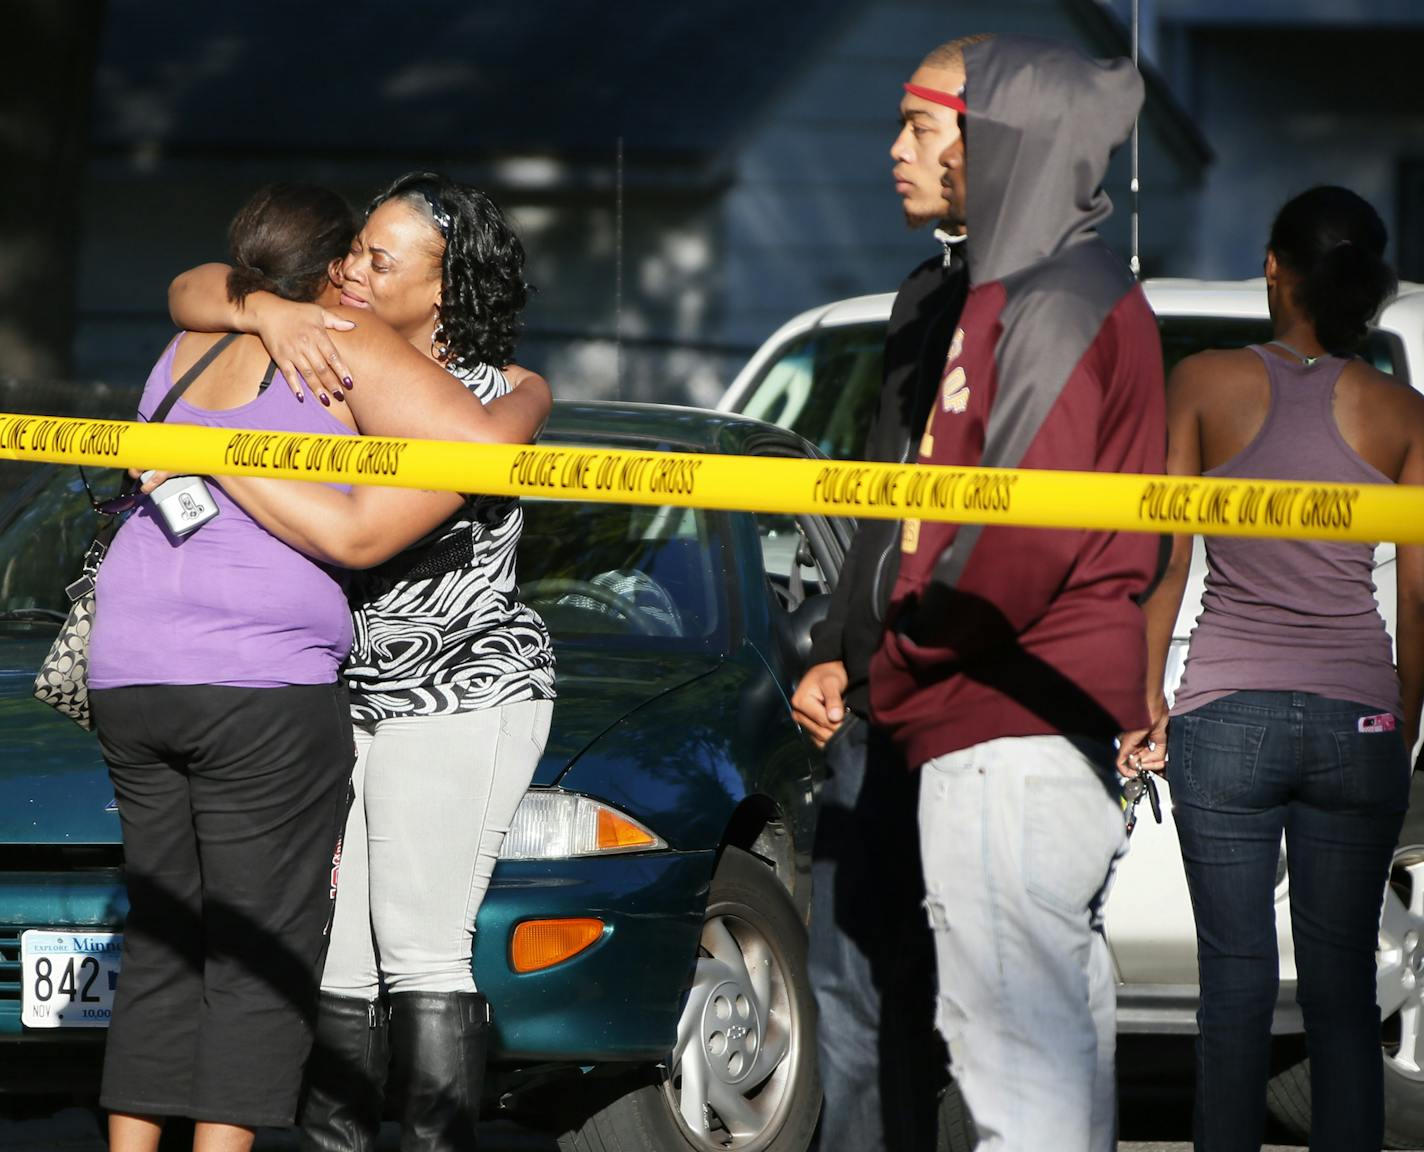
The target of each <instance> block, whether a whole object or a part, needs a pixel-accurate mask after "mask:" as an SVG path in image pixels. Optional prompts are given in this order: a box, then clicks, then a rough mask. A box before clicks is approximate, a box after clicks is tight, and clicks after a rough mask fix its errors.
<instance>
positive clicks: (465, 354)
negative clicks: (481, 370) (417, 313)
mask: <svg viewBox="0 0 1424 1152" xmlns="http://www.w3.org/2000/svg"><path fill="white" fill-rule="evenodd" d="M387 200H403V201H405V202H406V203H408V204H410V205H411V206H413V207H414V208H415V209H416V210H417V211H419V212H420V213H421V214H422V215H423V216H424V217H425V218H426V219H427V220H429V221H430V226H431V227H432V228H434V229H436V230H437V231H438V232H439V233H440V235H441V237H442V238H443V239H444V241H445V253H444V256H443V257H442V258H441V303H440V338H439V343H441V344H442V345H444V346H445V347H446V348H447V349H448V352H447V354H446V362H447V363H449V364H453V365H455V366H457V367H458V366H460V365H463V364H466V363H469V362H481V363H485V364H493V365H494V366H495V367H497V368H498V367H503V366H504V365H506V364H508V363H510V362H511V361H513V359H514V346H515V342H516V340H517V338H518V334H519V313H520V311H521V310H522V309H523V308H524V305H525V303H526V302H527V301H528V299H529V285H528V284H526V283H525V282H524V245H523V244H521V243H520V242H519V237H518V236H516V235H515V234H514V229H513V228H511V227H510V225H509V221H508V220H506V219H505V218H504V213H503V212H501V211H500V210H499V206H498V205H496V204H495V202H494V201H493V200H491V199H490V198H489V197H488V196H486V195H485V194H484V193H483V192H481V191H480V190H479V189H477V188H473V187H471V186H470V185H468V184H461V183H460V182H459V181H457V180H451V179H450V178H449V177H448V176H441V175H440V174H439V173H436V172H408V173H407V174H406V175H404V176H402V177H400V178H399V179H398V180H396V181H395V182H394V183H393V184H391V186H390V187H389V188H387V189H386V190H385V191H384V192H382V193H381V194H380V195H379V196H377V197H376V198H375V199H374V200H372V201H371V204H370V207H368V208H367V209H366V213H367V215H370V213H372V212H374V211H375V210H376V209H377V208H379V207H380V206H381V205H382V204H384V203H385V202H386V201H387Z"/></svg>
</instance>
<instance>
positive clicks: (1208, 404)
mask: <svg viewBox="0 0 1424 1152" xmlns="http://www.w3.org/2000/svg"><path fill="white" fill-rule="evenodd" d="M1385 240H1386V235H1385V228H1384V224H1383V223H1382V222H1381V221H1380V219H1379V216H1378V215H1377V214H1376V213H1375V211H1374V209H1373V208H1371V207H1370V206H1369V204H1367V203H1366V202H1365V201H1364V200H1362V199H1360V197H1358V196H1356V195H1355V194H1354V193H1353V192H1350V191H1348V190H1346V189H1344V188H1337V187H1321V188H1314V189H1312V190H1310V191H1309V192H1305V193H1303V194H1302V195H1300V196H1297V197H1296V198H1295V199H1293V200H1291V201H1290V202H1289V203H1288V204H1286V205H1285V207H1284V208H1282V209H1281V211H1280V214H1279V215H1278V216H1277V218H1276V221H1275V224H1274V226H1273V228H1272V231H1271V238H1270V243H1269V245H1268V247H1267V251H1266V265H1265V267H1266V292H1267V298H1268V301H1269V304H1270V311H1271V320H1272V325H1273V329H1274V337H1275V338H1274V339H1273V340H1272V341H1271V342H1270V343H1269V344H1267V345H1265V346H1263V347H1252V348H1246V349H1237V350H1232V351H1221V352H1204V353H1201V354H1200V355H1197V356H1192V357H1190V358H1188V359H1186V360H1183V361H1182V363H1181V364H1180V365H1178V367H1177V368H1176V370H1175V371H1174V372H1173V373H1172V376H1171V379H1170V380H1169V381H1168V385H1167V394H1168V395H1167V419H1168V437H1169V445H1168V458H1167V467H1168V471H1169V472H1172V473H1174V474H1177V475H1191V476H1195V475H1204V476H1233V477H1234V476H1239V477H1250V478H1263V479H1266V478H1268V479H1282V480H1313V481H1327V482H1329V481H1336V482H1345V483H1391V482H1393V483H1403V484H1419V483H1424V397H1421V396H1420V395H1419V394H1418V393H1416V392H1414V391H1413V390H1412V389H1411V388H1409V387H1408V385H1406V384H1402V383H1400V382H1399V381H1396V380H1394V379H1392V378H1391V377H1389V376H1386V375H1385V374H1383V373H1381V372H1378V371H1376V370H1375V369H1374V368H1373V367H1372V366H1370V365H1369V364H1367V363H1366V362H1364V361H1363V360H1359V359H1354V358H1352V357H1351V355H1350V352H1351V349H1353V348H1354V347H1355V346H1356V345H1357V344H1358V343H1359V342H1360V340H1361V339H1362V338H1363V337H1364V335H1365V331H1366V326H1367V324H1368V322H1369V320H1370V319H1371V317H1373V316H1374V315H1375V313H1376V312H1377V311H1378V309H1379V307H1380V305H1381V304H1383V302H1384V301H1385V299H1386V298H1387V297H1388V296H1389V295H1390V294H1391V293H1392V292H1393V290H1394V284H1395V280H1394V274H1393V272H1392V270H1391V269H1390V268H1389V267H1388V265H1387V264H1385V262H1384V258H1383V254H1384V247H1385ZM1191 547H1192V539H1191V537H1178V538H1177V539H1176V540H1175V541H1174V546H1173V552H1172V559H1171V563H1170V565H1169V567H1168V570H1167V573H1166V575H1165V577H1164V578H1163V581H1162V583H1161V584H1160V585H1159V586H1158V588H1157V589H1156V591H1155V592H1154V593H1153V595H1152V597H1151V598H1150V600H1149V601H1148V602H1147V604H1146V614H1147V621H1148V645H1149V652H1148V670H1149V671H1148V676H1149V683H1148V686H1147V696H1148V704H1149V708H1150V710H1151V714H1152V716H1153V718H1154V726H1153V728H1152V729H1151V730H1150V731H1149V732H1135V733H1125V734H1124V735H1123V737H1122V741H1121V752H1120V754H1119V761H1118V766H1119V770H1120V771H1121V772H1122V773H1123V774H1124V775H1129V774H1134V773H1136V772H1137V771H1140V770H1153V771H1160V770H1162V769H1163V767H1164V759H1165V770H1166V772H1167V775H1168V779H1169V780H1170V782H1171V785H1172V801H1173V816H1174V819H1175V821H1176V824H1177V831H1178V837H1179V839H1180V842H1181V847H1182V858H1183V861H1184V863H1185V866H1186V874H1187V884H1188V888H1189V889H1190V892H1191V897H1192V908H1193V912H1194V914H1195V917H1196V927H1197V961H1198V968H1199V972H1200V985H1201V1001H1200V1007H1199V1009H1198V1012H1197V1023H1198V1027H1199V1034H1198V1038H1197V1081H1196V1114H1195V1123H1194V1128H1195V1141H1196V1147H1197V1149H1199V1150H1210V1152H1216V1150H1219V1149H1252V1150H1254V1149H1258V1148H1259V1147H1260V1145H1261V1140H1262V1136H1263V1129H1264V1125H1265V1101H1266V1081H1267V1079H1268V1077H1269V1075H1270V1040H1271V1021H1272V1017H1273V1014H1274V1009H1275V1006H1276V1000H1277V993H1278V983H1279V977H1278V971H1279V958H1278V956H1277V948H1276V930H1275V914H1274V893H1275V887H1276V868H1277V860H1278V855H1279V851H1280V844H1281V838H1282V836H1283V835H1284V837H1285V842H1286V860H1287V864H1288V867H1289V870H1290V907H1291V926H1292V932H1293V936H1294V941H1295V961H1296V971H1297V984H1296V1000H1297V1002H1298V1003H1299V1005H1300V1008H1301V1012H1302V1015H1303V1018H1304V1021H1305V1030H1306V1039H1307V1044H1308V1050H1309V1054H1310V1079H1311V1140H1310V1145H1311V1147H1312V1148H1330V1149H1332V1150H1341V1152H1349V1150H1354V1149H1358V1150H1361V1152H1363V1150H1365V1149H1369V1150H1371V1152H1373V1150H1375V1149H1378V1148H1379V1147H1380V1146H1381V1144H1382V1143H1383V1140H1384V1088H1383V1066H1382V1062H1381V1059H1380V1014H1379V1009H1378V1007H1377V1005H1376V989H1375V949H1376V945H1377V940H1378V932H1379V919H1380V907H1381V903H1382V900H1383V896H1384V887H1385V883H1386V881H1387V879H1388V876H1389V868H1390V861H1391V857H1392V854H1393V852H1394V848H1395V842H1396V840H1397V838H1398V836H1399V831H1400V827H1401V824H1402V822H1403V818H1404V813H1405V810H1406V809H1407V807H1408V803H1409V785H1410V760H1409V756H1410V750H1411V749H1412V748H1413V746H1414V743H1415V741H1416V740H1417V738H1418V735H1419V719H1420V707H1421V701H1424V549H1421V548H1419V547H1413V546H1409V547H1406V546H1404V545H1401V546H1399V548H1398V551H1397V577H1398V616H1397V626H1396V633H1395V644H1396V648H1395V651H1396V652H1397V657H1394V656H1392V654H1391V650H1390V640H1389V635H1388V633H1387V632H1386V630H1385V625H1384V621H1383V620H1382V619H1381V617H1380V614H1379V611H1378V608H1377V605H1376V603H1375V598H1374V585H1373V581H1372V567H1373V551H1374V550H1373V548H1372V547H1371V546H1370V545H1368V544H1350V543H1339V542H1321V541H1304V540H1264V539H1247V538H1234V537H1226V536H1222V537H1208V538H1207V540H1206V550H1207V562H1208V576H1207V584H1206V591H1205V592H1204V594H1203V596H1202V614H1201V616H1200V617H1199V618H1198V620H1197V625H1196V629H1195V630H1194V632H1193V633H1192V640H1191V647H1190V649H1189V653H1188V657H1187V665H1186V671H1185V674H1184V676H1183V679H1182V684H1181V686H1180V688H1179V689H1178V691H1177V695H1176V700H1175V704H1174V706H1173V707H1172V709H1171V715H1170V723H1169V719H1168V711H1167V707H1166V700H1165V696H1164V693H1163V673H1164V664H1165V658H1166V653H1167V648H1168V644H1169V643H1170V641H1171V635H1172V626H1173V623H1174V622H1175V620H1176V617H1177V611H1178V608H1179V605H1180V603H1181V597H1182V591H1183V588H1184V586H1185V584H1186V579H1187V570H1188V567H1189V564H1190V557H1191ZM1164 753H1165V755H1164Z"/></svg>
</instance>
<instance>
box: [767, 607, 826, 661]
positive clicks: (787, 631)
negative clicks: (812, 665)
mask: <svg viewBox="0 0 1424 1152" xmlns="http://www.w3.org/2000/svg"><path fill="white" fill-rule="evenodd" d="M830 610H831V595H830V593H829V592H821V593H817V594H815V595H812V596H807V597H806V598H805V599H804V600H802V601H801V603H800V604H798V605H797V606H796V607H795V608H792V609H789V610H787V611H785V612H781V613H778V614H777V617H776V625H777V628H776V630H777V633H778V637H779V639H780V641H781V650H782V653H783V654H784V655H785V657H786V660H787V663H789V664H790V665H791V668H792V671H793V672H794V674H795V675H796V676H797V677H799V676H800V675H801V673H803V672H804V671H806V667H807V664H808V662H809V661H810V659H811V629H812V628H814V627H815V626H816V625H817V624H819V623H820V622H821V621H822V620H824V619H825V618H826V616H827V615H828V614H829V613H830Z"/></svg>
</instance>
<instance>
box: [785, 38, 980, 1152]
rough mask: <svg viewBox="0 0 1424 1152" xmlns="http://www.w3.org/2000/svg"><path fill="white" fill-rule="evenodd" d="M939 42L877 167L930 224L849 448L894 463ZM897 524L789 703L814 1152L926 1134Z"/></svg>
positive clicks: (934, 179) (949, 316)
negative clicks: (812, 1046) (804, 881)
mask: <svg viewBox="0 0 1424 1152" xmlns="http://www.w3.org/2000/svg"><path fill="white" fill-rule="evenodd" d="M982 39H984V37H982V36H973V37H965V38H962V39H959V40H951V41H949V42H948V43H945V44H941V45H940V46H939V47H937V48H935V49H934V50H933V51H931V52H930V53H929V54H928V55H927V56H925V58H924V59H923V60H922V61H921V62H920V64H919V66H918V67H917V68H916V69H915V71H914V73H913V74H912V75H911V76H910V79H909V83H907V84H905V85H904V86H903V92H902V93H901V96H900V131H899V133H898V134H897V135H896V137H895V142H894V144H892V145H891V148H890V157H891V160H892V162H893V167H892V169H891V176H892V179H893V180H894V183H895V191H896V193H897V194H898V195H899V197H900V203H901V207H902V209H903V211H904V215H905V223H906V225H907V226H908V227H910V228H924V227H926V226H929V225H935V226H936V227H935V230H934V235H935V239H936V240H938V241H939V243H938V244H937V245H936V251H935V253H934V255H933V256H931V257H930V258H929V259H927V260H925V261H924V262H923V263H921V264H920V265H918V266H917V267H916V268H915V269H914V270H913V271H911V272H910V274H909V276H907V277H906V278H905V281H904V283H902V284H901V285H900V290H899V292H898V293H897V294H896V296H895V304H894V307H893V308H892V309H891V312H890V323H889V325H888V327H887V329H886V335H885V355H884V379H883V381H882V387H881V390H880V400H879V405H878V407H877V410H876V415H875V420H874V422H873V424H872V425H871V427H870V430H869V432H868V434H867V436H866V441H865V450H864V457H865V459H867V460H886V461H890V462H892V463H896V464H899V463H903V462H904V461H906V460H908V459H910V457H911V454H912V453H913V452H914V450H915V446H916V445H917V444H918V443H919V441H920V432H921V431H922V430H923V429H924V426H925V417H926V413H927V412H928V410H929V405H930V402H931V401H932V400H934V398H935V394H936V391H937V389H938V387H939V377H940V372H939V370H940V366H941V365H942V364H943V363H944V355H945V350H946V349H947V348H948V347H949V341H950V337H951V336H952V335H953V333H954V329H955V326H956V324H957V323H958V322H959V312H960V309H961V308H962V307H963V306H964V298H965V294H966V293H967V291H968V287H969V285H968V276H967V274H966V270H965V263H964V221H963V219H962V218H960V217H958V216H957V215H956V214H955V212H954V211H953V210H952V209H951V208H950V206H949V205H948V204H946V202H945V199H944V188H943V186H942V185H941V184H940V174H941V171H942V170H941V168H940V165H939V157H940V153H941V152H942V151H943V150H944V148H945V147H946V146H948V145H949V144H950V143H952V142H953V141H954V140H956V139H958V137H959V123H958V119H957V115H956V112H955V110H954V109H953V108H950V107H947V106H946V105H945V104H944V103H943V102H942V101H941V100H940V99H939V97H938V94H939V93H940V92H943V91H945V90H954V91H957V90H958V89H959V88H961V87H963V85H964V48H965V46H966V45H968V44H972V43H975V42H977V41H979V40H982ZM899 534H900V533H899V525H898V524H897V523H896V522H895V521H893V520H866V521H864V522H862V523H861V525H860V527H859V528H858V529H857V530H856V535H855V539H854V541H852V543H851V546H850V552H849V554H848V555H847V556H846V561H845V564H844V565H842V567H841V575H840V580H839V582H838V583H837V584H836V589H835V592H834V594H833V595H832V597H831V603H830V608H829V610H828V611H827V613H826V618H825V619H824V620H822V621H821V622H820V623H819V624H817V625H816V626H815V627H814V628H813V629H812V630H811V659H810V666H809V667H808V668H807V670H806V673H805V675H804V676H802V678H801V682H800V683H799V684H798V685H797V687H796V692H795V694H794V695H793V696H792V698H791V707H792V710H793V712H794V713H795V716H796V720H797V723H799V724H800V725H801V727H802V728H803V729H804V730H805V732H806V733H807V735H809V736H810V737H811V739H812V740H813V741H815V743H816V744H817V745H819V746H822V747H824V748H825V749H826V780H825V782H824V783H823V784H822V786H821V792H820V796H819V798H818V806H819V807H818V815H817V821H816V843H815V848H814V851H813V859H812V863H811V925H810V947H809V951H808V956H807V968H808V971H809V973H810V977H811V987H812V989H813V990H814V992H815V995H816V1013H817V1024H816V1042H817V1052H818V1054H819V1063H820V1070H821V1086H822V1088H823V1089H824V1091H825V1104H824V1105H823V1107H822V1110H821V1127H820V1133H821V1135H820V1142H819V1144H818V1148H819V1150H820V1152H840V1150H841V1149H845V1150H854V1152H919V1150H920V1149H923V1148H926V1147H933V1145H934V1142H935V1134H936V1132H937V1130H938V1123H939V1117H938V1089H939V1088H940V1087H941V1086H942V1085H943V1084H944V1081H945V1075H944V1071H943V1068H936V1066H935V1065H936V1064H943V1060H944V1049H943V1046H942V1045H941V1044H940V1042H939V1040H938V1038H937V1037H936V1036H935V1034H934V1026H933V1024H932V1022H931V1020H930V1017H929V1008H930V1005H931V1004H932V1003H933V1000H934V956H933V945H932V944H931V941H930V934H929V926H928V925H927V924H926V923H925V918H924V912H923V910H922V908H921V903H922V901H923V898H924V884H923V882H922V881H921V879H920V849H919V837H918V835H917V832H916V823H915V807H916V795H915V788H916V784H917V783H918V777H916V776H912V775H911V774H910V773H908V772H906V771H905V767H904V764H903V762H902V761H901V759H900V756H899V755H898V753H896V752H895V750H894V749H893V748H892V747H891V746H890V743H889V740H888V739H887V738H886V737H885V734H884V733H882V732H880V731H878V730H877V729H875V728H874V727H873V726H872V725H871V724H870V723H869V722H868V717H869V714H870V687H869V678H870V660H871V657H872V656H873V655H874V654H875V651H876V649H877V648H879V646H880V638H881V634H882V632H883V631H884V623H883V621H884V619H885V609H886V606H887V605H888V603H889V599H890V587H891V585H892V584H893V583H894V579H895V566H896V562H897V560H898V557H899Z"/></svg>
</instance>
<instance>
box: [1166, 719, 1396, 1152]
mask: <svg viewBox="0 0 1424 1152" xmlns="http://www.w3.org/2000/svg"><path fill="white" fill-rule="evenodd" d="M1379 711H1380V709H1378V708H1371V707H1367V706H1365V705H1361V704H1354V703H1350V702H1348V701H1343V700H1329V699H1326V698H1324V697H1321V696H1315V695H1312V694H1311V693H1308V692H1236V693H1233V694H1232V695H1230V696H1227V697H1225V698H1224V699H1221V700H1216V701H1213V702H1212V703H1210V704H1206V705H1203V706H1202V707H1200V708H1197V709H1194V710H1193V711H1191V712H1189V713H1186V714H1185V715H1182V716H1176V717H1173V719H1172V722H1171V724H1170V726H1169V728H1168V765H1167V775H1168V779H1169V780H1170V782H1171V785H1172V802H1173V816H1174V818H1175V819H1176V823H1177V834H1178V837H1179V839H1180V841H1181V846H1182V859H1183V861H1184V862H1185V864H1186V872H1187V886H1188V888H1189V889H1190V891H1191V896H1192V908H1193V911H1194V912H1195V915H1196V927H1197V963H1198V967H1199V969H1200V980H1201V1005H1200V1007H1199V1009H1198V1010H1197V1024H1198V1027H1199V1029H1200V1034H1199V1036H1198V1039H1197V1088H1196V1119H1195V1124H1194V1129H1195V1140H1196V1147H1197V1149H1199V1150H1202V1152H1219V1150H1223V1149H1250V1150H1252V1152H1255V1150H1256V1149H1259V1148H1260V1146H1261V1139H1262V1134H1263V1129H1264V1127H1265V1100H1266V1081H1267V1079H1268V1078H1269V1075H1270V1043H1271V1037H1270V1033H1271V1017H1272V1014H1273V1009H1274V1007H1275V1003H1276V997H1277V992H1278V984H1279V958H1278V956H1277V952H1276V929H1275V905H1274V893H1275V887H1276V867H1277V861H1278V859H1279V854H1280V845H1281V836H1282V833H1284V835H1285V842H1286V860H1287V865H1288V868H1289V872H1290V907H1291V929H1292V934H1293V936H1294V940H1295V962H1296V972H1297V985H1296V1001H1297V1003H1299V1004H1300V1008H1301V1013H1302V1015H1303V1017H1304V1020H1305V1030H1306V1045H1307V1050H1308V1052H1309V1054H1310V1077H1311V1137H1310V1147H1311V1148H1312V1149H1330V1150H1331V1152H1348V1150H1351V1149H1361V1150H1363V1149H1369V1150H1370V1152H1375V1150H1377V1149H1378V1148H1379V1147H1380V1145H1381V1143H1382V1142H1383V1138H1384V1135H1383V1126H1384V1086H1383V1066H1382V1061H1381V1055H1380V1019H1379V1010H1378V1008H1377V1007H1376V1004H1375V947H1376V942H1377V940H1378V936H1379V918H1380V908H1381V905H1382V903H1383V900H1384V886H1385V882H1386V880H1387V879H1388V876H1389V865H1390V859H1391V857H1392V855H1393V852H1394V847H1395V842H1396V840H1397V839H1398V836H1399V830H1400V826H1401V824H1402V823H1403V820H1404V812H1405V809H1406V808H1407V807H1408V805H1409V776H1410V772H1409V758H1408V753H1407V751H1406V749H1405V747H1404V740H1403V737H1402V735H1401V733H1400V732H1399V730H1398V729H1395V730H1393V731H1388V732H1382V731H1366V732H1361V731H1359V722H1360V720H1361V718H1363V717H1366V716H1371V715H1376V714H1378V713H1379Z"/></svg>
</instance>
